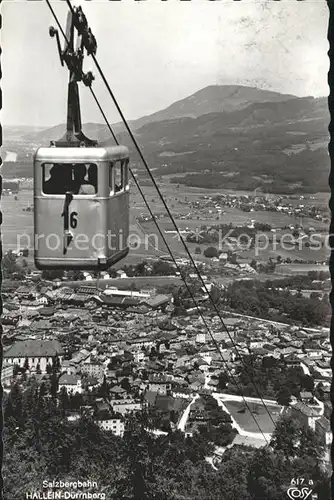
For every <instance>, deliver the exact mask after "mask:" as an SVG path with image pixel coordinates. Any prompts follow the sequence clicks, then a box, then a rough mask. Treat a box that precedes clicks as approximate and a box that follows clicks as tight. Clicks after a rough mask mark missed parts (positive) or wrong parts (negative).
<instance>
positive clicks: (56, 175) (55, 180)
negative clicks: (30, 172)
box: [43, 163, 70, 194]
mask: <svg viewBox="0 0 334 500" xmlns="http://www.w3.org/2000/svg"><path fill="white" fill-rule="evenodd" d="M69 172H70V170H69V169H68V168H67V166H66V165H62V164H59V163H55V164H54V165H53V167H51V169H50V179H49V180H48V181H46V182H45V183H44V186H43V191H44V193H45V194H65V193H66V191H67V189H68V188H69V187H70V182H69V179H68V185H66V184H67V183H66V178H67V177H68V173H69Z"/></svg>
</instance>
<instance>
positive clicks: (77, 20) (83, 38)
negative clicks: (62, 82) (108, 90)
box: [47, 0, 97, 147]
mask: <svg viewBox="0 0 334 500" xmlns="http://www.w3.org/2000/svg"><path fill="white" fill-rule="evenodd" d="M47 3H48V4H49V2H48V0H47ZM57 24H58V26H59V28H60V30H61V32H62V34H63V35H64V37H65V47H64V50H62V48H61V43H60V40H59V33H58V30H57V29H55V28H54V27H52V26H51V27H50V29H49V34H50V36H51V37H52V38H53V37H56V41H57V48H58V53H59V58H60V62H61V65H62V66H64V62H65V63H66V66H67V68H68V70H69V83H68V98H67V121H66V133H65V135H64V136H63V137H62V138H61V139H60V140H59V141H52V142H51V145H53V146H62V147H70V146H72V147H73V146H88V147H89V146H90V147H92V146H96V145H97V141H95V140H92V139H89V138H88V137H86V136H85V134H84V133H83V131H82V122H81V110H80V97H79V88H78V82H80V81H82V82H83V83H84V85H86V86H87V87H91V84H92V81H93V80H94V77H93V75H92V73H91V72H88V73H83V70H82V66H83V58H84V50H86V51H87V54H95V53H96V48H97V45H96V40H95V37H94V35H93V34H92V32H91V30H90V28H88V25H87V21H86V18H85V16H84V14H83V12H82V10H81V9H80V8H78V9H77V10H75V11H74V12H72V11H70V12H69V13H68V15H67V23H66V34H65V32H64V30H63V29H62V28H61V26H60V24H59V23H58V22H57ZM75 28H76V29H77V30H78V36H77V41H76V47H74V34H75V31H74V29H75Z"/></svg>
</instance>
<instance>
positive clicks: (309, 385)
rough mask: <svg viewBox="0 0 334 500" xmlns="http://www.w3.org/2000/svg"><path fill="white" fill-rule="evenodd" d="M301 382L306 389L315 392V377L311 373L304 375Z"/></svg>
mask: <svg viewBox="0 0 334 500" xmlns="http://www.w3.org/2000/svg"><path fill="white" fill-rule="evenodd" d="M300 383H301V385H302V386H303V388H304V389H305V390H306V391H309V392H313V390H314V379H313V377H311V376H310V375H307V374H305V375H302V376H301V378H300Z"/></svg>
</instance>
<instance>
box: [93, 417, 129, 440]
mask: <svg viewBox="0 0 334 500" xmlns="http://www.w3.org/2000/svg"><path fill="white" fill-rule="evenodd" d="M95 422H96V424H97V425H98V426H99V427H101V429H103V430H104V431H111V432H112V433H113V434H115V436H121V437H123V434H124V422H123V420H122V419H121V418H118V417H116V416H115V415H113V414H112V413H110V412H108V411H100V412H98V413H97V414H96V415H95Z"/></svg>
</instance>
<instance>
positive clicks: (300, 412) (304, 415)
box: [290, 401, 321, 431]
mask: <svg viewBox="0 0 334 500" xmlns="http://www.w3.org/2000/svg"><path fill="white" fill-rule="evenodd" d="M290 413H291V416H292V418H295V419H296V420H298V421H299V422H300V424H301V425H302V426H303V427H305V428H310V429H312V430H313V431H315V423H316V420H317V419H318V418H319V417H320V416H321V415H320V414H319V408H314V407H313V408H310V407H309V406H307V405H306V404H305V403H302V402H301V401H297V403H295V404H294V405H292V406H291V407H290Z"/></svg>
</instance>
